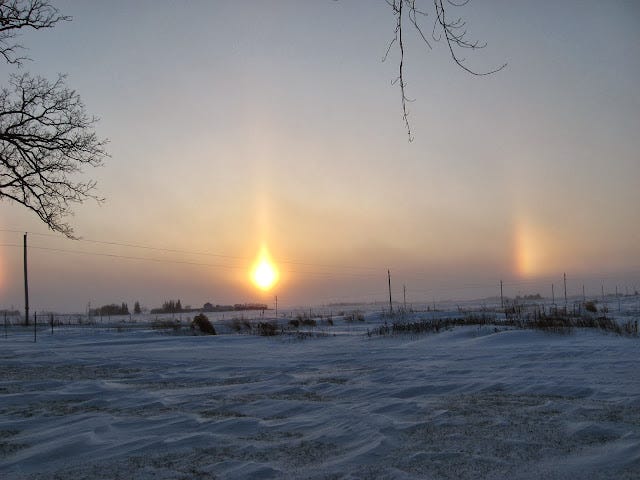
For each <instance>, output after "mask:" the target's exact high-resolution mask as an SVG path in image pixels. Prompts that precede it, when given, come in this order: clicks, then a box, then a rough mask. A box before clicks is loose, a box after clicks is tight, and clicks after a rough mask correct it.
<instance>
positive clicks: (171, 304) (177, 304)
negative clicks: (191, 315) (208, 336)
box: [151, 299, 197, 313]
mask: <svg viewBox="0 0 640 480" xmlns="http://www.w3.org/2000/svg"><path fill="white" fill-rule="evenodd" d="M194 310H197V309H193V308H191V307H190V306H186V307H183V306H182V302H181V301H180V299H178V300H165V301H164V302H163V303H162V307H160V308H152V309H151V313H185V312H193V311H194Z"/></svg>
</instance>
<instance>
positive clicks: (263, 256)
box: [250, 246, 280, 292]
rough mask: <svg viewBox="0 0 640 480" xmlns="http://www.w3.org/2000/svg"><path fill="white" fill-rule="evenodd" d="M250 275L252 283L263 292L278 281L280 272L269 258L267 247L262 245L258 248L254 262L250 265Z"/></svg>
mask: <svg viewBox="0 0 640 480" xmlns="http://www.w3.org/2000/svg"><path fill="white" fill-rule="evenodd" d="M250 277H251V281H252V282H253V284H254V285H255V286H256V287H258V288H259V289H260V290H263V291H265V292H266V291H268V290H270V289H271V288H272V287H273V286H274V285H275V284H276V283H277V282H278V279H279V277H280V274H279V273H278V269H277V268H276V266H275V264H274V263H273V261H272V260H271V257H270V255H269V251H268V250H267V247H265V246H263V247H262V249H261V250H260V254H259V255H258V258H257V260H256V262H255V263H254V264H253V266H252V267H251V272H250Z"/></svg>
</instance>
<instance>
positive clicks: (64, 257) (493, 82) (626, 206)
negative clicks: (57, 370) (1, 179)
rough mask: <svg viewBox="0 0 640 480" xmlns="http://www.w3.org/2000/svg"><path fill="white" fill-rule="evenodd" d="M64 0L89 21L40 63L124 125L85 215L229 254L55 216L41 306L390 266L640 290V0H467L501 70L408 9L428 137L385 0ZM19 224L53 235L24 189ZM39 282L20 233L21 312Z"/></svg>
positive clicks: (361, 291)
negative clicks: (457, 57)
mask: <svg viewBox="0 0 640 480" xmlns="http://www.w3.org/2000/svg"><path fill="white" fill-rule="evenodd" d="M424 4H425V6H426V7H430V6H431V2H428V1H425V2H424ZM55 5H56V6H58V8H60V10H61V11H62V12H63V13H64V14H68V15H71V16H73V21H72V22H67V23H64V24H60V25H58V26H57V27H56V28H55V29H54V30H50V31H38V32H27V33H26V34H25V35H24V36H23V37H22V43H23V44H24V45H25V46H27V47H28V48H29V49H30V50H29V54H30V56H31V58H32V59H33V60H34V61H33V62H30V63H29V64H27V65H26V67H25V70H28V71H30V72H32V73H34V74H41V75H44V76H47V77H49V78H54V77H55V75H56V74H57V73H58V72H61V73H67V74H68V79H67V83H68V84H69V86H71V87H72V88H74V89H76V90H77V91H78V92H79V93H80V94H81V96H82V98H83V100H84V102H85V104H86V107H87V110H88V111H89V112H90V113H92V114H95V115H97V116H99V117H100V118H101V121H100V123H99V124H98V126H97V131H98V134H99V135H100V136H102V137H106V138H108V139H109V141H110V143H109V146H108V150H109V152H110V154H111V158H110V159H109V160H108V161H107V162H106V164H105V166H104V167H103V168H100V169H98V170H93V171H87V172H86V177H87V178H95V179H96V180H97V181H98V185H99V193H100V194H101V195H103V196H104V197H106V199H107V200H106V202H105V203H104V204H103V205H100V206H98V205H95V204H94V203H86V204H84V205H82V206H78V207H77V208H76V210H75V211H76V215H75V217H73V218H71V219H70V221H71V223H72V225H73V226H74V227H75V230H76V233H77V234H78V235H80V236H82V237H84V238H85V239H90V240H102V241H108V242H120V243H128V244H137V245H144V246H151V247H158V248H165V249H171V250H181V251H188V252H208V253H212V254H216V255H221V256H211V255H208V256H205V255H196V254H192V253H179V252H168V251H159V250H149V249H135V248H130V247H121V246H114V245H104V244H96V243H89V242H72V241H70V240H65V239H61V238H60V237H59V236H54V237H50V236H38V235H31V236H30V244H31V245H33V246H34V247H46V248H55V249H59V250H65V252H60V251H52V250H42V249H36V248H33V249H31V250H30V256H29V257H30V260H29V262H30V264H29V267H30V285H31V309H32V311H34V310H42V309H56V310H65V311H68V310H72V311H81V310H84V308H85V307H86V305H87V303H88V302H91V303H92V305H99V304H104V303H111V302H118V303H119V302H122V301H126V302H128V303H129V304H130V305H131V304H132V303H133V302H134V301H135V300H140V301H141V302H142V303H143V304H145V305H147V306H149V307H151V306H158V305H160V304H161V303H162V301H163V300H165V299H169V298H180V299H182V303H183V304H192V305H201V304H202V303H204V302H205V301H212V302H213V303H236V302H244V301H258V300H261V301H262V300H263V301H268V302H269V303H270V302H271V300H272V298H273V296H274V295H275V294H277V295H278V296H279V298H280V301H281V303H282V304H284V305H293V304H299V303H314V304H317V303H326V302H339V301H348V300H374V299H380V300H383V299H384V298H385V289H386V270H387V268H390V269H391V270H392V275H393V280H394V292H395V294H396V295H398V296H399V295H400V293H399V292H400V291H401V289H402V283H406V284H407V291H408V296H409V299H410V300H413V301H419V300H430V299H432V298H434V297H436V298H445V297H446V298H451V297H469V296H471V297H474V296H476V297H477V296H481V295H486V294H490V293H497V292H498V289H497V286H496V287H494V285H497V284H498V281H499V280H500V279H501V278H502V279H504V280H505V282H507V284H508V287H507V290H506V292H505V293H507V294H511V295H515V294H517V293H533V292H536V291H540V293H542V294H548V293H550V292H546V291H544V290H542V291H541V290H540V289H541V288H549V287H548V285H549V284H550V283H551V281H557V282H559V281H560V279H561V277H562V273H563V272H565V271H566V272H567V274H568V276H569V278H570V279H572V280H573V283H571V288H572V291H573V292H575V293H577V291H578V289H579V288H580V289H581V284H582V283H583V282H584V283H587V285H588V289H591V290H592V291H593V292H596V291H599V290H600V285H601V283H602V282H604V283H605V285H607V289H608V290H613V288H614V285H615V284H616V283H617V284H619V285H620V286H621V288H628V289H632V288H638V289H640V221H639V220H640V213H639V212H640V154H639V151H640V135H639V134H638V132H640V89H639V88H638V85H639V84H638V79H639V78H640V55H639V54H638V52H640V29H639V28H638V24H639V23H640V4H638V2H636V1H633V0H629V1H612V2H599V1H584V0H580V1H577V0H576V1H569V0H566V1H561V2H557V1H548V2H547V1H545V2H540V1H533V0H530V1H507V0H504V1H478V0H475V1H472V2H471V3H470V4H469V5H468V6H467V7H464V8H459V9H457V11H458V12H459V14H461V15H463V16H464V17H465V18H466V19H467V20H468V23H469V35H471V36H472V37H473V38H477V39H479V40H482V41H486V42H487V43H488V46H487V48H486V49H485V50H483V51H481V52H476V53H473V52H463V54H464V55H465V57H466V59H467V64H468V65H469V66H471V67H473V68H475V69H477V70H487V69H491V68H492V67H495V66H499V65H500V64H501V63H504V62H508V66H507V67H506V68H505V69H504V70H503V71H501V72H499V73H497V74H495V75H490V76H487V77H474V76H471V75H469V74H467V73H466V72H464V71H463V70H461V69H460V68H458V67H457V66H455V65H454V64H453V62H452V61H451V60H450V58H449V57H448V52H447V49H446V47H445V45H443V44H442V43H434V45H433V46H434V49H433V50H428V48H426V46H425V45H424V44H423V43H421V41H420V40H418V38H417V37H416V35H415V34H414V33H413V32H411V31H409V29H408V28H407V31H408V32H409V34H405V37H406V49H405V53H406V58H405V65H406V70H405V76H406V79H405V80H406V83H407V91H408V94H409V96H410V97H411V98H413V99H415V101H414V102H412V103H410V105H409V108H410V121H411V125H412V128H413V132H414V136H415V140H414V141H413V142H412V143H409V142H407V135H406V131H405V130H404V124H403V121H402V112H401V104H400V92H399V89H398V87H397V85H396V86H394V85H392V84H391V82H392V80H393V79H394V78H395V76H396V75H397V69H398V55H397V52H395V51H392V53H391V55H390V56H389V58H388V59H387V61H386V62H384V63H383V62H382V61H381V59H382V57H383V55H384V52H385V50H386V48H387V44H388V42H389V41H390V39H391V37H392V35H393V29H394V18H393V16H392V12H391V10H390V8H389V7H388V5H387V4H386V3H385V2H384V0H379V1H377V0H376V1H374V0H368V1H349V0H341V1H337V2H336V1H330V0H314V1H294V0H291V1H243V2H235V1H225V2H216V1H189V2H177V1H171V2H170V1H157V0H156V1H110V2H100V1H57V2H55ZM452 10H453V8H452ZM451 15H453V13H452V14H451ZM425 21H426V25H427V26H426V30H427V31H429V32H430V31H431V19H430V18H427V19H426V20H425ZM10 71H13V70H12V69H10V68H9V67H8V66H7V65H4V64H2V66H0V73H2V76H1V78H2V81H3V82H5V83H6V78H7V75H8V74H9V72H10ZM0 219H1V225H0V226H1V227H2V228H3V229H8V230H18V231H30V232H42V233H47V231H46V229H45V228H44V226H43V225H42V224H40V223H39V222H38V221H37V220H36V218H35V217H34V215H32V214H31V213H29V212H28V211H27V210H26V209H24V208H22V207H19V206H18V205H15V204H11V203H9V202H6V201H5V202H0ZM21 242H22V236H21V235H20V234H17V233H11V232H0V243H2V244H3V245H15V244H20V243H21ZM263 245H265V246H266V247H267V248H268V250H269V251H270V253H271V255H272V257H273V258H274V259H275V260H276V262H278V265H279V268H280V270H281V280H280V282H279V284H278V285H277V286H276V287H275V288H274V289H273V290H272V291H270V292H269V293H266V294H265V293H261V292H259V291H258V290H257V289H256V288H255V287H254V286H253V285H252V284H251V282H250V281H249V277H248V269H249V266H250V264H251V263H252V262H253V260H254V258H255V257H256V255H257V254H258V252H259V250H260V248H261V246H263ZM66 251H76V252H77V251H79V252H87V253H103V254H113V255H120V256H126V257H144V258H153V259H155V260H161V261H145V260H139V259H133V258H117V257H105V256H96V255H89V254H77V253H69V252H66ZM170 262H174V263H170ZM177 262H182V263H177ZM285 262H288V263H285ZM542 285H544V287H542ZM579 285H580V286H579ZM623 286H624V287H623ZM22 288H23V284H22V251H21V249H20V248H16V247H11V246H3V247H0V306H2V307H9V306H11V305H14V306H16V307H20V308H21V306H22V304H23V294H22ZM549 289H550V288H549ZM398 298H399V297H398Z"/></svg>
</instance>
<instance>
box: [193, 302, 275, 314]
mask: <svg viewBox="0 0 640 480" xmlns="http://www.w3.org/2000/svg"><path fill="white" fill-rule="evenodd" d="M238 310H268V307H267V305H266V304H264V303H236V304H235V305H213V304H211V303H209V302H207V303H205V304H204V306H203V307H202V311H204V312H233V311H238Z"/></svg>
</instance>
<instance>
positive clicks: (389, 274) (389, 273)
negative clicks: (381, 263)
mask: <svg viewBox="0 0 640 480" xmlns="http://www.w3.org/2000/svg"><path fill="white" fill-rule="evenodd" d="M387 277H388V279H389V314H391V315H393V303H391V271H390V270H387Z"/></svg>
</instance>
